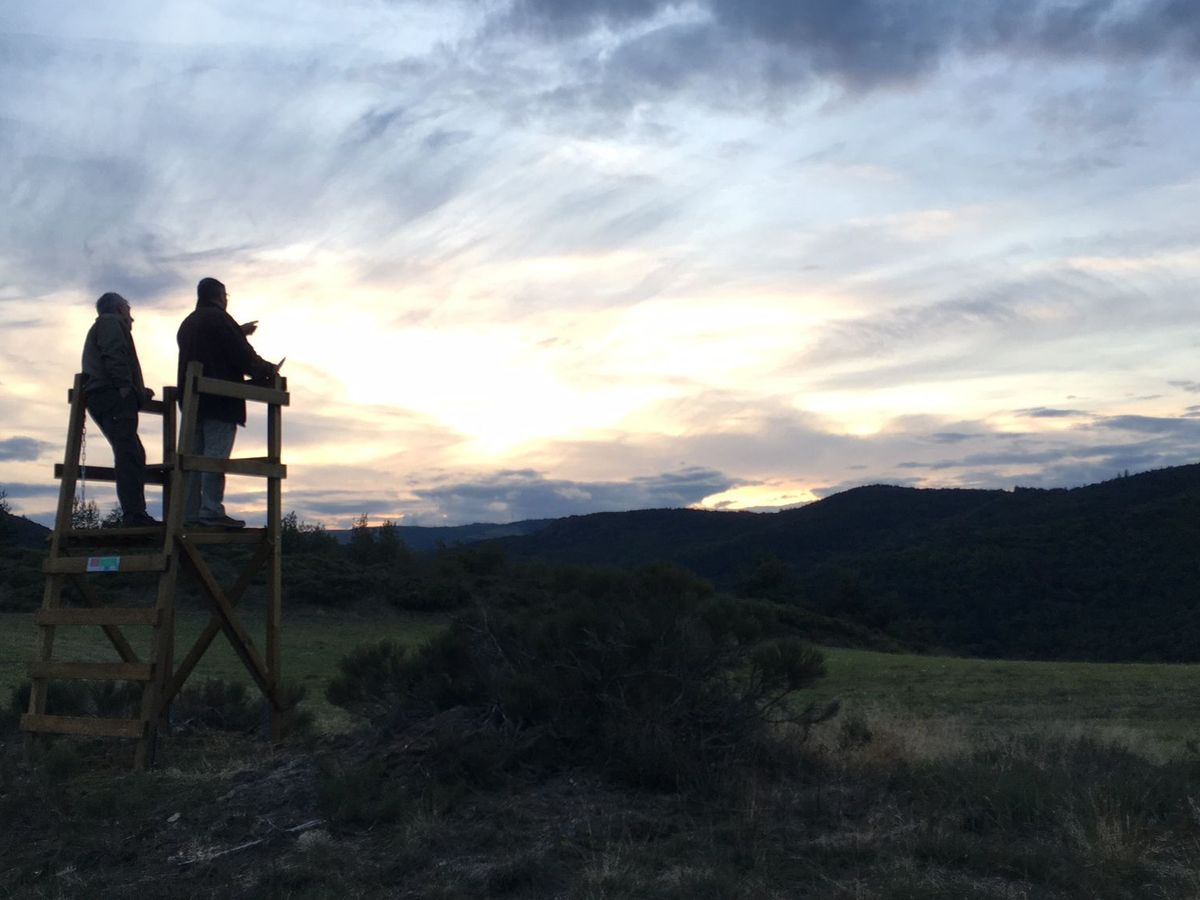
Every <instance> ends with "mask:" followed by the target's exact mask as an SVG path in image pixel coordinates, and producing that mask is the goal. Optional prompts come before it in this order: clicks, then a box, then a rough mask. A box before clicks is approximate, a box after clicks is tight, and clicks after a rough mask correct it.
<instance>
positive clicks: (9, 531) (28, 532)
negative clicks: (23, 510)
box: [0, 510, 50, 547]
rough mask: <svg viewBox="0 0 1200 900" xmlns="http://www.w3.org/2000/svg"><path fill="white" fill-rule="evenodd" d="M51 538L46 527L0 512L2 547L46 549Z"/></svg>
mask: <svg viewBox="0 0 1200 900" xmlns="http://www.w3.org/2000/svg"><path fill="white" fill-rule="evenodd" d="M49 536H50V529H49V528H47V527H46V526H45V525H39V524H38V523H37V522H34V521H32V520H30V519H26V518H25V517H24V516H14V515H12V514H11V513H6V512H4V511H3V510H0V546H10V547H45V546H46V539H47V538H48V537H49Z"/></svg>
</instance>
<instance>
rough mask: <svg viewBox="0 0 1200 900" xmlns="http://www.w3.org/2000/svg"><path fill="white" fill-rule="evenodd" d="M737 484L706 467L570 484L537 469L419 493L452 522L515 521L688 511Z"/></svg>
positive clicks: (426, 517) (423, 517)
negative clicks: (635, 511)
mask: <svg viewBox="0 0 1200 900" xmlns="http://www.w3.org/2000/svg"><path fill="white" fill-rule="evenodd" d="M735 483H736V480H735V479H731V478H729V477H728V476H727V475H724V474H722V473H721V472H718V471H716V470H714V469H707V468H702V467H690V468H686V469H682V470H680V471H677V472H664V473H662V474H659V475H649V476H639V477H635V478H631V479H628V480H626V481H570V480H566V479H553V478H547V477H546V476H545V475H543V474H542V473H540V472H536V471H533V470H510V471H500V472H496V473H495V474H492V475H489V476H481V477H479V478H476V479H472V480H469V481H459V482H452V483H445V484H440V485H437V486H436V487H429V488H419V489H417V490H414V491H413V494H414V495H415V497H416V498H418V499H419V500H420V501H424V503H426V504H429V505H430V506H431V507H433V508H434V509H436V510H437V514H438V515H440V516H442V517H444V518H445V520H446V521H449V522H451V523H460V522H463V523H465V522H511V521H518V520H521V519H544V518H560V517H562V516H572V515H584V514H587V513H592V512H606V511H621V510H630V509H651V508H662V507H671V508H679V507H687V506H692V505H694V504H696V503H699V502H700V501H701V500H702V499H704V498H705V497H707V496H709V495H711V494H716V493H720V492H721V491H724V490H727V489H728V488H730V487H732V486H733V485H734V484H735ZM414 518H416V519H417V521H419V522H421V523H422V524H424V523H425V522H426V521H428V524H441V522H438V521H437V520H436V518H435V517H434V516H430V515H428V514H425V515H421V514H418V515H417V516H415V517H414ZM407 521H409V520H408V519H406V522H407Z"/></svg>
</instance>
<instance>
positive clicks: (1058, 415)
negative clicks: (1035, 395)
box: [1013, 406, 1088, 419]
mask: <svg viewBox="0 0 1200 900" xmlns="http://www.w3.org/2000/svg"><path fill="white" fill-rule="evenodd" d="M1013 415H1014V416H1022V417H1024V418H1028V419H1071V418H1076V417H1079V416H1086V415H1088V414H1087V413H1085V412H1082V411H1080V410H1078V409H1054V408H1052V407H1047V406H1035V407H1032V408H1031V409H1016V410H1013Z"/></svg>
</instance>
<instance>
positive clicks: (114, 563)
mask: <svg viewBox="0 0 1200 900" xmlns="http://www.w3.org/2000/svg"><path fill="white" fill-rule="evenodd" d="M87 570H88V572H119V571H121V557H119V556H89V557H88V561H87Z"/></svg>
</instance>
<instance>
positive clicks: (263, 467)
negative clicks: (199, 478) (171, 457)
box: [179, 453, 287, 478]
mask: <svg viewBox="0 0 1200 900" xmlns="http://www.w3.org/2000/svg"><path fill="white" fill-rule="evenodd" d="M179 464H180V466H181V467H182V468H183V470H184V471H185V472H222V473H224V474H226V475H254V476H258V477H260V478H287V466H285V465H284V464H283V463H281V462H275V461H274V460H271V459H269V458H268V457H255V458H251V459H220V458H218V457H215V456H191V455H188V454H183V453H181V454H179Z"/></svg>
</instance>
